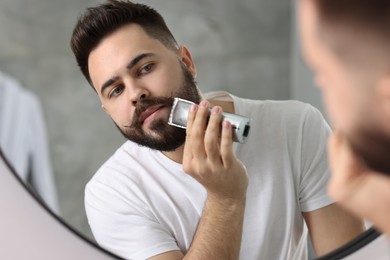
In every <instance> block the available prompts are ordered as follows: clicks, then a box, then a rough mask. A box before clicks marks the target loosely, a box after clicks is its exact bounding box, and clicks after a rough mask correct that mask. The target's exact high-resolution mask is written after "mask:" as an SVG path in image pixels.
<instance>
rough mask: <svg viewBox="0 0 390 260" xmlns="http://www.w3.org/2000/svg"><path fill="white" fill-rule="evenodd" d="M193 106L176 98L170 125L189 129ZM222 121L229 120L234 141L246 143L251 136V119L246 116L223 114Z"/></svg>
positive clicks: (170, 116) (169, 121) (189, 102)
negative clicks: (188, 123)
mask: <svg viewBox="0 0 390 260" xmlns="http://www.w3.org/2000/svg"><path fill="white" fill-rule="evenodd" d="M192 104H194V103H193V102H191V101H188V100H185V99H182V98H175V99H174V101H173V106H172V110H171V113H170V115H169V120H168V124H169V125H172V126H177V127H180V128H184V129H185V128H186V127H187V118H188V113H189V111H190V107H191V105H192ZM222 120H227V121H229V122H230V123H231V124H232V128H233V141H235V142H239V143H245V140H246V138H247V137H248V135H249V130H250V122H251V119H250V118H248V117H245V116H241V115H237V114H232V113H226V112H223V113H222Z"/></svg>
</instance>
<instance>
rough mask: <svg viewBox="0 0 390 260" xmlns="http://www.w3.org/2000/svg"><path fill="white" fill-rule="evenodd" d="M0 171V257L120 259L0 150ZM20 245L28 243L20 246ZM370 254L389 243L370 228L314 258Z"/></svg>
mask: <svg viewBox="0 0 390 260" xmlns="http://www.w3.org/2000/svg"><path fill="white" fill-rule="evenodd" d="M0 173H1V174H0V205H1V207H2V210H3V211H4V212H6V213H5V214H3V217H2V219H1V221H0V227H1V230H2V236H1V239H0V243H1V244H2V245H7V246H6V247H4V248H3V250H1V251H0V258H2V259H10V258H13V259H25V258H29V259H52V258H53V257H55V258H56V259H59V260H61V259H64V260H65V259H96V260H100V259H101V260H109V259H120V258H118V257H117V256H115V255H113V254H112V253H111V252H108V251H106V250H104V249H102V248H100V247H99V246H97V245H96V244H94V243H92V242H91V241H90V240H89V239H88V238H86V237H85V236H84V235H82V234H80V233H79V232H78V231H76V230H74V229H73V228H72V227H71V226H69V225H68V224H67V223H66V222H64V221H63V220H62V219H61V218H59V217H58V216H57V215H56V214H54V213H53V212H52V211H51V209H50V208H48V207H47V206H46V205H44V204H42V201H41V199H40V198H38V197H37V196H36V194H35V193H33V192H31V189H29V188H28V187H27V186H26V183H25V182H24V180H22V179H21V178H20V177H19V175H18V174H17V173H16V172H15V170H14V169H13V167H12V166H11V165H10V164H9V162H8V161H7V159H6V158H5V157H4V154H3V152H2V151H1V150H0ZM15 201H18V203H20V204H19V206H18V207H15ZM20 205H23V207H20ZM37 233H39V236H38V239H37V236H36V234H37ZM21 245H28V246H26V247H25V248H24V250H20V246H21ZM374 255H375V257H376V259H378V260H382V259H383V260H385V259H388V257H389V256H390V245H389V244H388V241H387V239H386V237H385V236H384V235H380V233H379V232H377V231H376V230H375V229H373V228H370V229H369V230H368V231H367V232H365V233H363V234H362V235H360V236H358V237H357V238H355V239H354V240H352V241H351V242H349V243H347V244H346V245H344V246H342V247H341V248H339V249H338V250H335V251H334V252H331V253H329V254H327V255H325V256H323V257H321V258H318V259H317V260H334V259H341V258H343V259H351V260H365V259H367V258H369V257H372V256H374Z"/></svg>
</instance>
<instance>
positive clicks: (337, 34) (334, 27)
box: [299, 0, 390, 236]
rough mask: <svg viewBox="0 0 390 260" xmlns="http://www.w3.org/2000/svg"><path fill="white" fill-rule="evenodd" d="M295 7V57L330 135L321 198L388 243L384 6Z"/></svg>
mask: <svg viewBox="0 0 390 260" xmlns="http://www.w3.org/2000/svg"><path fill="white" fill-rule="evenodd" d="M299 3H300V7H299V11H300V16H299V17H300V22H299V23H300V29H301V38H302V44H303V45H302V47H303V53H304V55H305V57H306V60H307V62H308V63H309V65H310V66H311V67H312V69H313V71H314V74H315V76H316V81H317V83H318V85H319V86H320V88H321V90H322V92H323V94H324V100H325V103H326V106H327V110H328V114H329V117H330V119H331V121H332V123H333V125H334V128H335V133H334V134H333V135H332V136H331V138H330V140H329V159H330V163H331V172H332V177H331V181H330V185H329V193H330V195H331V196H332V197H333V198H334V199H335V200H337V201H338V202H339V203H340V204H341V205H342V206H344V207H345V208H347V209H348V210H350V211H351V212H353V213H354V214H356V215H357V216H359V217H361V218H366V219H368V220H369V221H370V222H372V223H373V224H374V225H375V226H376V227H377V228H379V229H380V230H382V231H384V232H386V233H387V235H389V236H390V58H389V51H390V2H389V1H386V0H370V1H367V0H354V1H352V0H351V1H339V0H301V1H299Z"/></svg>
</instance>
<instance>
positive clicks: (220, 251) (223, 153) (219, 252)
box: [150, 102, 248, 260]
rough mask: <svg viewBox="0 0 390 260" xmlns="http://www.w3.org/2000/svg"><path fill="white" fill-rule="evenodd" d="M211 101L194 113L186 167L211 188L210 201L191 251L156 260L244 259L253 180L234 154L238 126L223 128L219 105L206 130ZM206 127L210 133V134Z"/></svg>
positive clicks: (187, 146)
mask: <svg viewBox="0 0 390 260" xmlns="http://www.w3.org/2000/svg"><path fill="white" fill-rule="evenodd" d="M207 107H208V103H207V102H202V103H201V104H200V105H199V108H197V107H196V106H195V107H193V108H194V109H193V110H192V111H191V112H190V114H189V118H188V125H187V139H186V144H185V148H184V157H183V168H184V171H185V172H186V173H188V174H189V175H191V176H192V177H194V178H195V179H196V180H197V181H198V182H200V183H201V184H202V185H203V186H204V187H205V188H206V190H207V194H208V195H207V199H206V203H205V207H204V210H203V213H202V217H201V219H200V222H199V226H198V228H197V231H196V233H195V236H194V239H193V241H192V244H191V247H190V248H189V250H188V252H187V254H186V255H185V256H183V254H181V253H180V252H178V251H172V252H168V253H164V254H161V255H158V256H155V257H152V258H150V259H153V260H164V259H169V260H172V259H238V257H239V252H240V245H241V236H242V226H243V219H244V209H245V201H246V189H247V185H248V177H247V174H246V170H245V168H244V166H243V165H242V163H241V162H240V161H238V160H237V158H236V157H235V156H234V153H233V150H232V128H231V125H230V124H229V123H228V122H224V123H223V126H222V134H221V137H220V138H219V134H220V125H221V118H222V116H221V108H220V107H214V108H213V110H212V113H211V116H210V120H209V122H208V125H207V129H206V120H207V113H208V108H207ZM204 129H206V131H205V130H204Z"/></svg>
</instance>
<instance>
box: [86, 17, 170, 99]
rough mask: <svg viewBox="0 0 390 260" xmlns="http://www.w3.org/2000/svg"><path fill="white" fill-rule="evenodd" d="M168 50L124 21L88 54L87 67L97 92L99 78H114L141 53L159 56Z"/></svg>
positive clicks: (137, 26) (142, 31)
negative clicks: (123, 23) (122, 24)
mask: <svg viewBox="0 0 390 260" xmlns="http://www.w3.org/2000/svg"><path fill="white" fill-rule="evenodd" d="M168 52H169V50H168V48H166V47H165V46H164V45H163V44H162V43H161V42H160V41H158V40H156V39H154V38H152V37H150V36H149V35H148V34H147V33H146V32H145V31H144V30H143V29H142V27H141V26H139V25H137V24H128V25H124V26H122V27H120V28H119V29H117V30H116V31H114V32H113V33H111V34H109V35H108V36H106V37H105V38H103V40H102V41H101V42H100V43H99V44H98V46H97V47H96V48H95V49H93V50H92V51H91V53H90V55H89V57H88V69H89V73H90V76H91V80H92V84H93V86H94V87H95V89H96V90H97V91H99V89H100V85H101V84H102V83H103V81H106V80H108V79H110V78H112V77H117V76H118V75H119V74H121V72H123V71H124V69H126V66H127V65H128V63H129V62H130V61H131V60H132V59H134V58H135V57H137V56H138V55H140V54H142V53H153V54H157V55H159V56H162V55H166V54H167V53H168Z"/></svg>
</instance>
